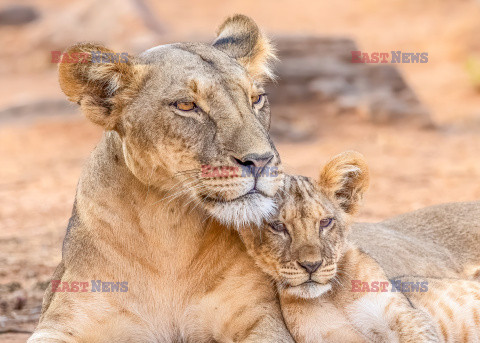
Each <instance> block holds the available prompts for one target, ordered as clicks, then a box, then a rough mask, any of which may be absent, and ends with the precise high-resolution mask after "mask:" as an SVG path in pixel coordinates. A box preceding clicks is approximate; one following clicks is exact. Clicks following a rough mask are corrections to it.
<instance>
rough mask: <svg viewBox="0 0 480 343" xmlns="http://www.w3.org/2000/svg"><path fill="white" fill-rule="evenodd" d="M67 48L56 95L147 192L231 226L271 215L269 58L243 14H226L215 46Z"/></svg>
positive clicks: (273, 163) (273, 158)
mask: <svg viewBox="0 0 480 343" xmlns="http://www.w3.org/2000/svg"><path fill="white" fill-rule="evenodd" d="M66 55H67V56H69V57H70V59H69V60H68V59H67V60H66V61H65V60H63V62H62V63H60V65H59V78H60V86H61V88H62V90H63V92H64V93H65V94H66V95H67V96H68V98H69V100H71V101H73V102H76V103H78V104H79V105H80V106H81V108H82V111H83V112H84V114H85V115H86V116H87V117H88V118H89V119H90V120H91V121H93V122H95V123H97V124H99V125H101V126H103V127H104V128H105V130H107V131H109V132H110V134H111V135H113V136H114V137H116V138H115V139H117V140H119V141H120V142H121V146H122V150H123V151H122V152H121V154H119V156H116V157H115V158H118V157H120V158H122V159H123V160H125V163H126V165H127V166H128V168H129V169H130V171H131V172H132V173H133V175H134V176H135V177H136V178H138V179H139V180H140V181H141V182H142V183H144V184H145V185H148V186H149V189H150V191H152V190H160V191H161V192H163V193H164V195H165V197H164V198H167V197H168V199H173V198H180V199H181V200H182V201H181V203H182V204H191V205H194V206H195V207H196V208H202V207H203V208H204V209H206V210H207V211H209V212H210V214H211V215H213V216H214V217H216V218H217V219H219V220H220V221H222V222H225V223H229V224H232V223H233V224H237V225H240V224H242V223H252V222H257V223H258V224H260V223H261V220H262V219H263V218H265V217H267V216H268V214H271V213H272V212H273V210H274V202H273V197H274V196H275V194H276V191H277V189H278V188H279V186H280V185H281V182H282V178H283V174H282V172H281V169H280V158H279V156H278V153H277V151H276V150H275V147H274V145H273V143H272V142H271V140H270V137H269V134H268V130H269V125H270V109H269V105H268V100H267V97H266V94H265V90H264V88H263V86H262V83H263V80H264V79H267V78H269V77H271V71H270V68H269V62H270V61H271V60H272V58H274V55H273V50H272V47H271V45H270V43H269V41H268V39H267V38H266V37H265V36H264V35H263V34H262V32H261V31H260V30H259V28H258V27H257V25H256V24H255V23H254V22H253V21H252V20H251V19H250V18H248V17H246V16H243V15H235V16H233V17H231V18H228V19H227V20H226V21H225V22H224V23H223V24H222V25H221V26H220V28H219V30H218V35H217V38H216V39H215V41H214V42H213V44H203V43H177V44H167V45H161V46H157V47H154V48H152V49H149V50H147V51H145V52H143V53H141V54H140V55H139V56H127V55H126V54H121V55H120V54H115V53H114V52H113V51H111V50H109V49H107V48H105V47H103V46H101V45H98V44H91V43H84V44H77V45H74V46H72V47H70V48H69V49H67V51H66ZM75 61H76V62H75ZM107 158H109V157H108V156H107ZM111 159H112V160H113V156H111ZM150 186H151V187H150Z"/></svg>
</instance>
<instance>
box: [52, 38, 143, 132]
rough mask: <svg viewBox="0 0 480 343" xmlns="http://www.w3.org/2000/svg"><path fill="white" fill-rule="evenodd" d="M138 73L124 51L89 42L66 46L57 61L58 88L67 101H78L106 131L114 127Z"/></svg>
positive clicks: (136, 80) (86, 113)
mask: <svg viewBox="0 0 480 343" xmlns="http://www.w3.org/2000/svg"><path fill="white" fill-rule="evenodd" d="M141 74H142V73H141V72H140V70H139V69H138V68H137V67H136V66H134V65H133V63H132V61H131V58H130V57H129V56H128V55H127V54H126V53H123V54H119V53H115V52H113V51H112V50H109V49H107V48H105V47H104V46H102V45H98V44H92V43H81V44H76V45H73V46H71V47H69V48H68V49H67V50H66V51H65V52H64V53H63V54H62V58H61V61H60V63H59V82H60V87H61V88H62V91H63V92H64V93H65V95H66V96H67V97H68V100H70V101H73V102H76V103H78V104H79V105H80V106H81V108H82V111H83V113H84V114H85V115H86V116H87V118H88V119H90V120H91V121H92V122H94V123H96V124H99V125H101V126H103V127H104V128H105V129H106V130H113V129H117V125H118V122H119V116H120V114H121V112H122V109H123V106H125V104H126V103H127V102H128V101H129V100H130V99H131V98H133V96H134V94H135V92H136V90H137V87H138V86H139V85H140V80H141Z"/></svg>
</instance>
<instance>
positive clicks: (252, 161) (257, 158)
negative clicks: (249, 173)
mask: <svg viewBox="0 0 480 343" xmlns="http://www.w3.org/2000/svg"><path fill="white" fill-rule="evenodd" d="M232 157H233V160H234V161H235V162H236V163H238V164H239V165H241V166H244V167H255V168H263V167H265V166H266V165H267V164H268V163H269V162H270V161H271V160H272V158H273V154H272V153H266V154H263V155H260V154H248V155H245V156H243V157H241V158H237V157H235V156H232Z"/></svg>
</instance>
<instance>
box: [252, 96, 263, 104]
mask: <svg viewBox="0 0 480 343" xmlns="http://www.w3.org/2000/svg"><path fill="white" fill-rule="evenodd" d="M264 96H265V94H259V95H254V96H252V104H254V105H258V104H259V103H261V102H262V100H263V97H264Z"/></svg>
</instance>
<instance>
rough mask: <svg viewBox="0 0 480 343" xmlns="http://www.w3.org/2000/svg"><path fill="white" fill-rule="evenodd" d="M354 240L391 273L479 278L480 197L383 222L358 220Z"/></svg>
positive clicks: (352, 233)
mask: <svg viewBox="0 0 480 343" xmlns="http://www.w3.org/2000/svg"><path fill="white" fill-rule="evenodd" d="M350 239H351V240H352V241H353V242H354V243H355V245H357V246H358V247H360V248H361V249H362V250H364V251H365V252H366V253H368V254H369V255H370V256H372V257H373V258H374V259H376V260H377V262H379V263H380V265H381V266H382V268H383V269H384V271H385V273H386V274H387V276H388V277H395V276H403V275H419V276H423V277H433V278H443V277H452V278H455V277H460V278H465V279H477V280H480V201H473V202H459V203H448V204H441V205H436V206H430V207H426V208H424V209H420V210H417V211H413V212H409V213H405V214H402V215H399V216H397V217H394V218H391V219H388V220H385V221H382V222H379V223H356V224H354V225H353V228H352V230H351V232H350Z"/></svg>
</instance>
